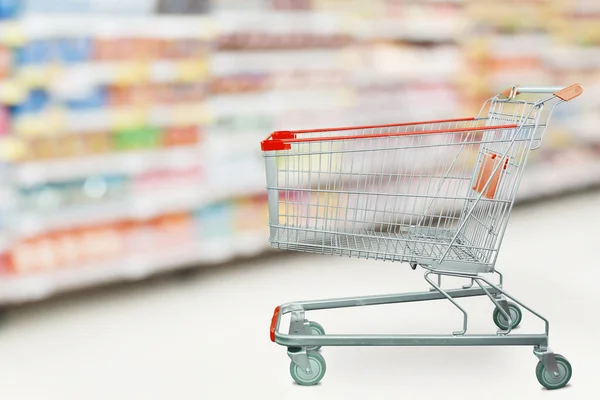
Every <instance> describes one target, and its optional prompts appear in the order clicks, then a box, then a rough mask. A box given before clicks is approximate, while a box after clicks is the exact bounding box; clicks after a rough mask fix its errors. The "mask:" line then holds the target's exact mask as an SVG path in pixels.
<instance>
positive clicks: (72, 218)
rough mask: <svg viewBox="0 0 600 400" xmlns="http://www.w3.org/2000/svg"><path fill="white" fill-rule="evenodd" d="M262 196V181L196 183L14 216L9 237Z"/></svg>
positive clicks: (131, 218)
mask: <svg viewBox="0 0 600 400" xmlns="http://www.w3.org/2000/svg"><path fill="white" fill-rule="evenodd" d="M264 192H265V189H264V183H263V182H262V181H261V182H260V183H259V182H256V181H255V182H252V181H250V182H248V181H246V182H244V184H240V185H236V186H234V187H232V186H221V187H215V186H206V185H205V186H202V185H201V184H200V183H198V186H197V187H194V186H193V185H190V184H188V185H186V186H184V187H171V188H169V190H168V191H167V190H165V189H164V188H161V189H158V190H154V191H151V192H144V193H141V194H137V195H136V194H133V195H129V196H128V197H127V198H126V199H123V200H116V201H107V202H105V203H101V204H93V205H85V206H80V207H70V208H69V209H67V210H57V211H54V212H50V213H41V212H36V213H27V212H22V213H18V214H16V218H15V221H14V222H13V223H12V226H13V229H12V235H13V236H15V237H17V238H21V237H31V236H35V235H39V234H42V233H44V232H52V231H57V230H61V229H70V228H77V227H80V226H86V225H95V224H106V223H114V222H119V221H126V220H145V219H149V218H152V217H156V216H160V215H164V214H170V213H176V212H184V211H191V210H194V209H198V208H202V207H203V206H208V205H210V204H213V203H217V202H220V201H225V200H229V199H235V198H241V197H247V196H256V195H260V194H262V193H264Z"/></svg>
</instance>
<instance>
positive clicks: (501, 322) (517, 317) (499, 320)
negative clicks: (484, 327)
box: [493, 303, 523, 330]
mask: <svg viewBox="0 0 600 400" xmlns="http://www.w3.org/2000/svg"><path fill="white" fill-rule="evenodd" d="M508 312H509V313H510V319H511V320H512V321H511V322H512V325H511V327H510V328H511V329H515V328H516V327H517V326H519V324H520V323H521V319H523V313H521V309H520V308H519V306H517V305H516V304H514V303H508ZM493 318H494V323H495V324H496V326H497V327H498V328H500V329H503V330H507V329H508V320H507V319H506V317H505V316H504V315H503V314H502V313H501V312H500V310H499V309H498V308H496V309H495V310H494V315H493Z"/></svg>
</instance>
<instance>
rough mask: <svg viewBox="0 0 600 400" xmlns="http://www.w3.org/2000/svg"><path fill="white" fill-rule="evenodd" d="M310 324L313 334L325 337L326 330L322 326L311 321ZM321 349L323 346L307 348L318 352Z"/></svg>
mask: <svg viewBox="0 0 600 400" xmlns="http://www.w3.org/2000/svg"><path fill="white" fill-rule="evenodd" d="M309 324H310V330H311V333H312V334H313V335H324V334H325V329H323V327H322V326H321V324H319V323H317V322H314V321H310V322H309ZM320 348H321V346H309V347H307V348H306V350H313V351H317V350H319V349H320Z"/></svg>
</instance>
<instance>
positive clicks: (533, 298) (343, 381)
mask: <svg viewBox="0 0 600 400" xmlns="http://www.w3.org/2000/svg"><path fill="white" fill-rule="evenodd" d="M265 240H266V238H265ZM599 251H600V193H591V194H586V195H581V196H578V197H569V198H564V199H561V200H558V201H553V202H548V203H542V204H540V205H535V206H527V207H519V208H517V209H516V210H515V212H514V215H513V217H512V219H511V224H510V226H509V229H508V231H507V234H506V238H505V240H504V243H503V248H502V251H501V256H500V258H499V261H498V264H497V267H498V269H499V270H501V271H502V272H503V273H504V274H505V288H506V290H508V291H509V293H512V294H513V295H515V296H516V297H517V298H518V299H519V300H521V301H523V302H524V303H526V304H528V305H529V306H531V307H532V308H534V309H535V310H537V311H539V312H541V313H542V314H543V315H544V316H546V317H547V318H548V319H549V320H550V346H551V348H552V349H553V350H554V351H555V352H557V353H560V354H563V355H564V356H565V357H567V358H568V359H569V361H570V362H571V364H572V365H573V371H574V372H573V378H572V380H571V383H570V385H569V386H568V387H566V388H564V389H562V390H559V391H553V392H549V391H547V390H545V389H543V388H542V387H541V386H540V385H539V384H538V382H537V380H536V377H535V366H536V363H537V359H536V358H535V357H534V355H533V354H532V348H531V347H462V348H461V347H437V348H432V347H430V348H417V347H406V348H400V347H370V348H369V347H362V348H358V347H354V348H340V347H326V348H323V350H322V354H323V356H324V357H325V359H326V361H327V373H326V375H325V377H324V379H323V381H322V382H321V384H319V385H317V386H314V387H300V386H298V385H296V384H294V383H293V381H292V379H291V377H290V375H289V359H288V357H287V355H286V349H285V348H283V347H280V346H277V345H275V344H273V343H271V342H270V340H269V334H268V330H269V324H270V320H271V315H272V312H273V308H274V307H275V306H276V305H278V304H280V303H283V302H287V301H291V300H308V299H319V298H328V297H338V296H339V297H344V296H352V295H366V294H379V293H394V292H405V291H420V290H427V286H426V284H425V282H424V281H423V279H422V276H423V271H422V270H420V269H418V270H417V271H413V270H411V269H410V268H409V267H408V265H405V264H397V263H395V264H393V263H389V262H385V263H383V262H375V261H364V260H354V259H347V258H339V257H331V256H311V255H296V254H285V255H282V256H281V257H268V258H263V259H259V260H255V261H250V262H244V263H240V264H239V265H236V266H234V267H228V268H223V267H217V268H212V269H205V270H203V271H201V272H200V273H198V274H197V275H193V276H191V277H188V278H187V279H172V278H161V279H155V280H151V281H148V282H144V283H142V284H135V285H126V286H117V287H112V288H107V289H104V290H97V291H93V292H88V293H82V294H78V295H73V296H68V297H64V298H60V299H55V300H51V301H48V302H43V303H40V304H35V305H31V306H27V307H23V308H19V309H16V310H15V311H13V312H11V313H9V318H8V319H7V321H5V323H4V324H2V325H1V326H0V399H2V400H21V399H36V400H37V399H40V400H71V399H73V400H92V399H102V400H121V399H123V400H130V399H131V400H133V399H136V400H137V399H140V400H146V399H148V400H150V399H176V400H178V399H202V400H214V399H262V400H268V399H311V400H317V399H327V400H337V399H340V400H351V399H361V400H364V399H368V400H380V399H381V400H383V399H426V400H429V399H434V398H439V399H461V400H468V399H486V400H494V399H503V400H515V399H527V400H534V399H575V400H579V399H582V400H588V399H589V400H594V399H600V389H599V388H600V384H599V383H598V382H597V381H596V380H597V379H598V375H597V374H596V372H597V371H599V370H600V364H599V361H600V346H599V344H598V341H599V340H600V317H599V316H598V312H599V309H600V300H599V299H600V296H598V292H599V290H598V283H599V281H600V265H599V263H598V252H599ZM460 303H461V304H462V305H464V306H465V307H466V308H467V310H468V311H469V322H470V326H469V332H470V333H493V332H495V326H494V325H493V323H492V311H493V307H492V304H491V302H490V301H489V300H487V299H485V298H482V297H478V298H471V299H461V300H460ZM308 316H309V318H310V319H314V320H317V321H318V322H320V323H321V324H322V325H323V326H324V327H325V329H326V330H327V332H328V333H449V332H451V331H452V330H457V329H459V328H460V327H461V323H462V321H461V314H460V313H459V312H458V310H456V309H455V308H454V307H453V306H452V305H451V304H450V303H449V302H446V301H444V302H442V301H438V302H428V303H415V304H403V305H392V306H378V307H361V308H356V309H343V310H336V311H327V312H315V313H313V314H309V315H308ZM542 330H543V325H542V323H540V322H539V321H538V320H536V318H535V317H534V316H533V315H532V314H529V313H524V318H523V322H522V326H521V328H519V329H518V330H517V331H515V332H518V333H526V332H532V333H533V332H539V331H542Z"/></svg>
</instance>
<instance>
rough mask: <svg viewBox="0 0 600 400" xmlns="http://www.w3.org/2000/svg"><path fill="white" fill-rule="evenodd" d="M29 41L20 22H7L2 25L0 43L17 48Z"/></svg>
mask: <svg viewBox="0 0 600 400" xmlns="http://www.w3.org/2000/svg"><path fill="white" fill-rule="evenodd" d="M26 41H27V38H26V35H25V31H24V29H23V26H22V25H21V24H20V23H19V22H5V21H2V24H0V43H2V44H4V45H7V46H12V47H17V46H21V45H22V44H23V43H25V42H26Z"/></svg>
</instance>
